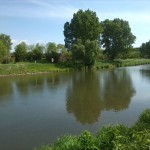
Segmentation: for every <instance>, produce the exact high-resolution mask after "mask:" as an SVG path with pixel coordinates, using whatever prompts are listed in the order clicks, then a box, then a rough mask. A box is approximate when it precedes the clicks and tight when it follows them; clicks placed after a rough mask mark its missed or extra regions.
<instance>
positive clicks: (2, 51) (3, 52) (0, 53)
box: [0, 41, 7, 63]
mask: <svg viewBox="0 0 150 150" xmlns="http://www.w3.org/2000/svg"><path fill="white" fill-rule="evenodd" d="M6 56H7V48H6V46H5V45H4V44H3V42H2V41H0V62H1V63H2V62H3V59H4V57H6Z"/></svg>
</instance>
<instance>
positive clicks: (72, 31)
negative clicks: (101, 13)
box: [64, 9, 102, 66]
mask: <svg viewBox="0 0 150 150" xmlns="http://www.w3.org/2000/svg"><path fill="white" fill-rule="evenodd" d="M101 31H102V27H101V26H100V23H99V19H98V17H97V15H96V13H95V12H93V11H91V10H89V9H88V10H85V11H83V10H79V11H78V12H77V13H75V14H74V15H73V18H72V19H71V21H70V23H69V22H66V23H65V25H64V36H65V46H66V48H68V49H69V50H71V51H72V54H73V59H74V60H77V61H79V60H80V61H81V62H83V63H84V65H86V66H92V65H94V62H95V54H96V53H95V52H96V51H97V48H98V47H99V40H100V33H101Z"/></svg>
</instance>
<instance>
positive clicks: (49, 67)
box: [0, 63, 72, 75]
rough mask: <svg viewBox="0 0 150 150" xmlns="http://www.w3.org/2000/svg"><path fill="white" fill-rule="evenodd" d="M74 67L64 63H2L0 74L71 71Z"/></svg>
mask: <svg viewBox="0 0 150 150" xmlns="http://www.w3.org/2000/svg"><path fill="white" fill-rule="evenodd" d="M71 69H72V68H70V67H65V66H63V65H55V64H51V63H16V64H4V65H3V64H1V65H0V75H15V74H31V73H44V72H45V73H49V72H62V71H69V70H71Z"/></svg>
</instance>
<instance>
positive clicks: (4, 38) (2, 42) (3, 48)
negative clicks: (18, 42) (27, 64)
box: [0, 34, 12, 63]
mask: <svg viewBox="0 0 150 150" xmlns="http://www.w3.org/2000/svg"><path fill="white" fill-rule="evenodd" d="M11 45H12V43H11V39H10V36H9V35H6V34H0V62H3V63H8V61H9V59H10V50H11Z"/></svg>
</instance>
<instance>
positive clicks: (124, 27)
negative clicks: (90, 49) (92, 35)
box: [101, 19, 136, 60]
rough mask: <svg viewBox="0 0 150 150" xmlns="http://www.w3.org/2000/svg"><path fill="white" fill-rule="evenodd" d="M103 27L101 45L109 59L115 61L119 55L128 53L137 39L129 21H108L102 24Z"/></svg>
mask: <svg viewBox="0 0 150 150" xmlns="http://www.w3.org/2000/svg"><path fill="white" fill-rule="evenodd" d="M101 25H102V27H103V32H102V35H101V44H102V46H103V47H104V48H105V53H106V55H107V56H108V58H109V59H111V60H114V59H115V58H116V57H117V56H118V54H123V53H127V51H128V50H129V48H131V46H132V44H133V43H134V41H135V39H136V37H135V36H134V35H133V34H132V32H131V28H130V26H129V23H128V21H124V20H122V19H114V20H108V19H107V20H105V21H103V22H101Z"/></svg>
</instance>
